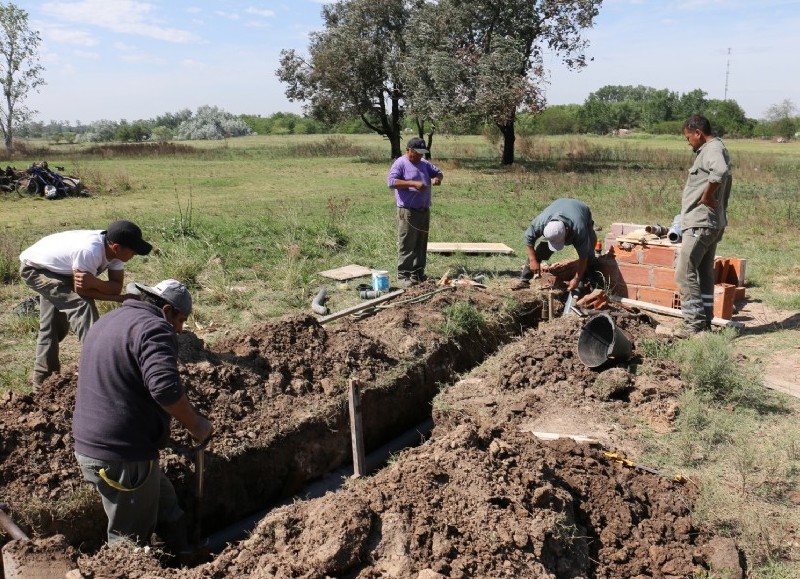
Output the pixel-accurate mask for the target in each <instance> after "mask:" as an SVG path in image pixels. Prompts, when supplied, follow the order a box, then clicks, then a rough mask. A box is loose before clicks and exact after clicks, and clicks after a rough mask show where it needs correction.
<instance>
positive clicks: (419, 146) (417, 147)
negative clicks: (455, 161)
mask: <svg viewBox="0 0 800 579" xmlns="http://www.w3.org/2000/svg"><path fill="white" fill-rule="evenodd" d="M406 149H413V150H414V151H416V152H417V153H420V154H422V155H427V154H428V153H430V151H429V150H428V147H427V146H425V141H424V140H422V139H420V138H419V137H414V138H413V139H411V140H410V141H409V142H408V144H407V145H406Z"/></svg>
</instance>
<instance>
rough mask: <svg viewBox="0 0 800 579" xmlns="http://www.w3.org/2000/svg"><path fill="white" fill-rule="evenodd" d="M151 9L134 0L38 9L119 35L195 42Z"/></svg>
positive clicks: (88, 0) (50, 5)
mask: <svg viewBox="0 0 800 579" xmlns="http://www.w3.org/2000/svg"><path fill="white" fill-rule="evenodd" d="M153 8H154V6H153V4H148V3H145V2H136V1H135V0H115V1H114V2H108V1H107V0H79V1H76V2H47V3H45V4H43V5H42V12H44V13H45V14H47V15H49V16H51V17H53V18H57V19H58V20H60V21H62V22H75V23H78V24H80V25H82V26H96V27H98V28H104V29H107V30H110V31H112V32H117V33H121V34H132V35H137V36H146V37H148V38H155V39H157V40H165V41H167V42H176V43H188V42H195V41H197V37H196V36H195V35H194V34H192V33H191V32H189V31H187V30H181V29H180V28H172V27H168V26H163V25H162V23H161V22H159V20H158V18H157V16H156V14H155V13H154V11H153Z"/></svg>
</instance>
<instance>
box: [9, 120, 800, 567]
mask: <svg viewBox="0 0 800 579" xmlns="http://www.w3.org/2000/svg"><path fill="white" fill-rule="evenodd" d="M727 145H728V148H729V150H730V152H731V156H732V158H733V163H734V185H733V192H732V197H731V201H730V207H729V226H728V229H727V231H726V234H725V238H724V240H723V241H722V243H721V244H720V246H719V249H718V253H719V254H720V255H725V256H738V257H745V258H747V260H748V262H747V280H748V285H749V288H748V295H749V297H750V299H753V300H759V301H761V302H763V303H764V304H765V305H767V306H769V307H771V308H775V309H784V310H794V311H797V310H800V289H799V288H800V265H798V264H800V243H798V242H797V239H798V229H800V200H798V195H797V191H798V190H799V189H800V143H796V142H795V143H785V144H778V143H772V142H765V141H730V142H727ZM36 147H39V149H38V150H37V149H36ZM28 150H30V151H34V152H33V153H31V154H30V156H28V157H26V158H14V159H12V160H7V161H6V163H7V164H8V165H11V166H14V167H16V168H17V169H23V168H26V167H28V166H29V165H30V164H31V163H33V162H35V161H41V160H46V161H47V162H48V163H49V164H50V166H51V167H54V166H64V167H65V168H66V171H65V172H64V173H66V174H71V175H74V176H77V177H79V178H81V179H82V180H83V182H84V184H85V185H86V186H87V187H88V189H89V190H90V191H91V192H92V196H91V197H90V198H70V199H64V200H59V201H47V200H44V199H42V198H31V197H28V196H19V195H17V194H16V193H2V194H0V208H1V210H2V213H1V214H2V229H0V280H3V282H4V283H2V284H0V328H2V333H1V337H0V392H2V391H3V390H6V389H15V390H25V389H26V388H27V384H26V379H27V377H28V375H29V373H30V367H31V365H32V358H33V351H34V344H35V331H36V328H37V325H36V321H35V318H34V319H33V320H31V319H29V317H24V316H23V317H20V316H18V315H16V314H14V312H13V308H14V307H15V306H16V305H17V304H18V303H19V302H20V301H21V300H23V299H24V298H25V297H27V296H29V295H31V294H30V292H29V291H28V290H27V288H26V287H25V286H24V285H22V284H20V282H19V280H18V278H17V275H16V272H17V269H18V260H17V256H18V254H19V252H20V251H21V250H22V249H23V248H25V247H26V246H28V245H29V244H31V243H33V242H34V241H36V240H37V239H38V238H40V237H42V236H44V235H47V234H49V233H52V232H55V231H60V230H66V229H79V228H98V229H99V228H104V227H105V226H106V225H107V224H108V223H109V222H110V221H112V220H114V219H119V218H125V219H130V220H133V221H136V222H137V223H138V224H139V225H141V226H142V228H143V230H144V232H145V237H146V239H148V240H150V241H151V242H152V243H153V244H154V245H155V247H156V250H155V251H154V252H153V253H152V254H151V255H149V256H147V257H136V258H134V259H133V260H132V261H131V262H130V263H129V266H128V269H127V273H126V280H127V281H131V280H135V281H140V282H143V283H147V284H153V283H155V282H157V281H159V280H160V279H163V278H166V277H174V278H177V279H180V280H182V281H183V282H184V283H186V284H187V285H189V286H190V287H191V289H192V292H193V294H194V297H195V310H196V311H195V314H193V316H192V318H190V320H189V323H188V324H187V328H188V329H193V330H196V331H197V332H198V333H201V334H202V336H203V338H204V339H205V340H207V341H208V342H214V341H215V340H217V339H219V338H221V337H223V336H225V335H226V334H229V333H231V332H237V331H239V330H243V329H245V328H247V327H249V326H250V325H251V324H252V323H254V322H256V321H259V320H264V319H269V318H274V317H277V316H281V315H284V314H287V313H297V312H306V313H309V312H310V311H311V310H310V303H311V300H312V298H313V297H314V295H315V294H316V292H317V290H318V289H319V288H320V287H322V286H326V287H328V288H330V289H331V300H330V302H329V306H330V307H331V309H332V310H333V311H336V310H338V309H342V308H344V307H347V306H349V305H352V304H354V303H356V302H358V301H359V300H358V296H357V294H356V292H355V291H352V289H353V288H354V287H355V284H356V283H357V282H350V286H349V288H347V289H343V288H339V287H337V284H336V283H335V282H334V281H333V280H328V279H325V278H322V277H320V276H318V275H317V272H319V271H322V270H327V269H331V268H335V267H339V266H344V265H348V264H353V263H355V264H360V265H363V266H366V267H370V268H376V269H386V270H389V271H390V272H391V274H392V278H393V277H394V269H395V255H396V254H395V209H394V199H393V195H392V192H391V191H390V190H389V189H388V188H387V186H386V174H387V171H388V169H389V166H390V159H389V146H388V142H386V141H384V140H382V139H381V138H379V137H377V136H339V135H336V136H281V137H277V136H268V137H246V138H240V139H232V140H229V141H224V142H199V143H183V144H180V146H172V145H170V146H164V147H161V148H159V147H152V148H148V149H147V151H146V152H141V150H140V149H139V148H137V147H123V146H116V147H106V148H103V147H99V148H94V149H93V150H92V151H91V152H88V151H87V149H86V148H85V147H81V146H77V145H58V146H51V147H50V148H49V149H48V148H47V147H44V146H40V145H38V144H36V143H29V144H28ZM516 152H517V161H518V162H517V163H516V164H515V165H514V166H513V167H508V168H504V167H501V166H500V164H499V159H500V152H499V149H498V145H497V144H495V143H491V142H489V141H488V140H487V139H485V138H482V137H458V138H448V137H439V136H437V137H436V139H435V141H434V144H433V156H434V158H433V161H434V162H435V163H436V164H437V165H438V166H439V167H440V168H441V169H442V170H443V171H444V174H445V180H444V183H443V184H442V186H441V187H437V188H435V189H434V206H433V209H432V216H431V224H432V229H431V236H430V239H431V241H443V242H444V241H449V242H500V243H505V244H507V245H509V246H510V247H512V248H513V249H514V250H515V251H516V252H517V254H516V255H515V256H494V257H476V256H472V257H468V256H458V255H455V256H441V255H430V256H429V260H428V273H429V274H430V275H432V276H436V275H442V274H444V273H445V272H446V271H448V270H449V271H450V272H451V274H457V273H460V272H462V271H466V272H470V273H476V272H483V273H486V274H487V276H486V279H487V283H496V284H504V285H507V284H508V282H509V281H510V279H511V276H513V275H515V274H516V272H518V271H519V267H520V266H521V264H522V261H523V259H524V258H523V256H524V246H523V240H522V234H523V231H524V230H525V228H526V227H527V225H528V223H529V221H530V219H531V218H532V217H533V216H535V215H536V214H537V213H538V212H539V211H540V210H541V209H543V208H544V207H545V206H546V205H547V204H549V203H550V202H551V201H552V200H553V199H556V198H558V197H576V198H579V199H582V200H584V201H586V202H587V203H588V204H589V205H590V206H591V207H592V210H593V213H594V218H595V222H596V223H597V224H599V225H600V226H601V227H602V228H603V232H601V234H600V235H601V236H602V235H604V232H605V231H607V230H608V229H609V227H610V225H611V223H613V222H638V223H660V224H663V225H669V224H670V223H671V222H672V218H673V216H674V215H675V214H676V213H678V212H679V209H680V197H681V191H682V189H683V184H684V181H685V177H686V171H687V170H688V168H689V167H690V165H691V163H692V156H693V155H692V152H691V149H690V148H689V147H688V145H687V144H686V142H685V141H684V140H683V139H682V138H679V137H648V136H640V135H632V136H630V137H625V138H612V137H585V138H584V137H581V138H576V137H564V138H556V137H552V138H549V137H548V138H534V139H525V138H518V139H517V151H516ZM571 252H572V250H571V248H570V249H568V250H565V251H564V252H563V255H561V256H557V258H558V257H563V258H569V257H572V256H573V255H574V253H571ZM359 281H361V280H359ZM796 334H797V330H796V328H792V329H782V328H775V331H774V332H766V333H763V334H761V335H759V336H758V339H757V343H754V342H753V340H752V339H747V340H742V341H741V342H737V341H736V340H734V347H736V344H737V343H741V346H740V348H739V349H740V351H743V352H744V353H745V354H747V355H748V356H749V357H750V358H751V361H752V360H753V358H755V360H756V361H757V360H758V359H759V358H760V357H762V356H767V355H769V354H773V353H774V352H776V351H783V350H790V349H793V348H797V339H796ZM69 339H72V338H68V340H69ZM654 347H655V346H654ZM66 350H67V351H66V352H65V354H64V356H62V358H63V359H64V361H65V362H70V361H75V360H76V359H77V351H78V348H77V343H76V342H73V346H72V348H71V349H70V348H69V344H67V348H66ZM701 358H702V356H701ZM725 360H726V361H727V358H726V359H725ZM726 363H727V362H726ZM681 404H682V405H683V409H685V412H686V413H685V414H684V416H689V417H691V409H695V411H696V412H697V415H698V416H699V417H704V419H708V420H711V421H712V422H711V423H708V422H702V421H701V422H702V424H701V427H699V426H698V424H697V423H695V422H691V421H688V422H687V421H685V424H684V426H680V425H679V430H678V431H677V432H676V433H674V434H673V435H672V436H673V438H663V437H660V438H659V437H657V440H656V439H654V440H651V441H649V442H648V444H647V445H646V446H648V447H649V448H651V449H652V455H653V457H654V460H657V461H659V462H661V463H672V464H678V465H687V464H688V465H690V466H691V467H692V469H693V471H692V472H694V473H696V474H697V476H699V477H706V478H708V479H710V480H717V481H719V482H720V488H717V486H714V485H712V486H711V487H709V488H710V489H711V490H709V491H708V493H707V494H705V495H704V500H703V502H702V503H701V504H702V505H703V506H704V508H706V509H707V510H708V511H709V512H708V513H706V520H707V521H708V522H709V524H711V525H715V526H716V527H717V529H718V530H721V531H722V532H725V533H729V534H731V535H733V536H737V537H738V538H740V539H741V540H749V541H750V542H749V543H748V544H749V545H751V547H750V548H749V551H748V552H749V553H751V554H752V556H753V557H757V558H758V566H757V568H758V569H760V571H758V573H757V575H756V576H759V577H774V578H778V577H792V576H796V575H793V574H792V573H794V572H796V571H798V569H797V568H796V567H791V566H786V564H785V562H784V561H785V559H786V549H785V548H784V546H783V545H778V546H775V545H772V546H770V545H771V543H770V541H772V542H774V541H776V540H779V539H780V538H778V537H775V536H773V535H770V534H769V533H768V532H767V531H768V530H769V529H766V530H765V529H763V528H761V529H760V528H759V521H761V523H763V519H759V517H758V516H757V513H758V510H757V509H758V508H762V507H763V508H767V509H768V510H769V512H771V513H777V514H775V515H774V516H775V517H776V518H775V519H774V520H776V521H779V522H780V524H781V525H782V526H781V529H783V528H784V527H786V526H788V525H790V524H794V523H793V521H794V519H792V516H795V517H796V515H791V508H790V505H787V504H786V503H785V502H784V503H780V502H777V503H776V502H775V501H772V499H771V498H770V497H766V498H765V497H763V496H755V495H756V494H757V493H759V492H761V493H764V492H766V491H765V489H766V488H767V485H766V484H765V485H763V486H758V487H757V488H755V491H753V492H750V490H751V489H749V488H748V487H749V486H753V485H754V483H752V482H751V483H748V479H747V478H746V475H747V474H748V473H749V472H750V470H753V469H756V466H753V465H754V464H755V462H754V461H753V460H749V459H748V457H749V456H750V454H749V453H756V455H757V456H762V457H763V456H766V455H767V454H769V455H770V456H776V455H777V454H776V453H777V452H778V451H777V450H776V449H779V448H780V449H782V450H781V452H784V451H785V453H786V454H787V456H789V459H788V460H790V462H791V464H792V465H797V463H798V460H800V454H799V453H798V451H797V448H798V447H799V446H800V438H798V430H797V428H796V427H792V426H791V423H793V422H796V412H794V413H791V412H788V413H787V411H786V410H785V408H782V409H781V410H780V412H777V413H775V412H766V413H764V412H762V411H761V410H754V409H753V408H752V407H749V406H747V405H745V406H744V407H743V408H742V409H741V411H742V412H743V414H741V415H738V414H736V413H737V412H738V410H736V411H734V413H733V415H734V417H733V418H731V416H730V415H731V412H730V411H728V412H727V413H726V411H725V410H724V408H723V409H720V408H719V407H718V406H716V405H714V403H713V402H709V401H707V400H702V399H699V400H698V399H696V398H692V397H687V398H685V399H682V400H681ZM698 405H699V406H698ZM698 408H699V409H698ZM704 409H705V410H704ZM709 409H712V410H709ZM737 416H738V419H737ZM716 417H720V421H721V423H722V424H724V427H718V426H714V425H715V424H716V423H714V422H713V420H714V419H715V418H716ZM743 417H744V418H743ZM745 418H746V419H745ZM787 421H790V423H789V424H786V422H787ZM709 424H711V426H710V425H709ZM698 429H699V430H698ZM715 429H717V430H719V429H722V430H723V431H724V436H722V438H721V440H723V441H727V443H726V445H724V446H721V445H717V446H715V445H714V444H712V443H711V442H708V445H707V446H705V447H703V448H701V449H700V450H699V451H698V450H697V448H695V446H697V445H698V444H705V441H704V440H702V437H703V436H709V437H711V438H714V436H719V432H718V431H717V430H715ZM715 433H716V434H715ZM682 437H684V438H682ZM743 437H744V438H747V437H750V438H747V439H748V440H750V442H748V443H747V444H746V445H745V444H738V443H737V442H736V441H740V440H743V439H744V438H743ZM752 437H755V439H756V440H759V439H761V440H764V445H763V446H762V447H758V446H756V448H755V450H753V449H752V448H751V446H752V445H754V444H756V445H757V444H758V443H757V442H755V443H754V442H752V440H753V438H752ZM714 440H718V439H714ZM720 449H723V450H724V451H725V452H720ZM697 452H700V453H701V454H702V453H703V452H705V453H706V454H707V455H708V456H707V459H706V460H701V461H700V463H699V464H696V460H697V457H696V456H695V455H696V453H697ZM714 453H717V454H724V455H725V456H727V457H728V458H725V459H711V458H709V457H710V456H711V455H713V454H714ZM748 460H749V462H748ZM769 468H771V469H772V470H771V471H770V473H772V474H771V475H772V476H777V475H775V473H778V474H780V476H782V477H783V480H784V483H785V482H786V481H789V486H790V487H791V488H795V489H796V485H797V481H798V478H800V470H799V469H798V467H796V466H793V467H792V468H791V469H789V470H786V469H788V468H789V467H786V468H784V469H782V470H781V469H780V468H778V466H776V465H769V464H766V463H765V465H764V466H763V468H762V471H765V470H766V469H769ZM748 469H750V470H748ZM762 474H763V472H762ZM759 476H760V475H759ZM764 477H766V475H764ZM764 477H762V478H764ZM757 478H758V477H756V475H755V474H752V473H750V477H749V480H750V481H752V480H754V479H757ZM728 480H730V481H733V482H732V483H731V485H733V486H734V487H735V488H736V489H737V491H736V492H734V493H733V494H732V495H730V496H733V497H734V498H736V501H732V500H731V499H730V496H729V495H727V494H725V493H726V492H728V491H729V490H730V489H729V488H727V487H726V486H725V481H728ZM758 480H761V479H758ZM729 486H730V485H729ZM726 489H727V490H726ZM741 489H743V490H741ZM740 490H741V492H740ZM715 493H716V494H715ZM754 493H755V494H754ZM720 497H721V498H720ZM726 497H727V498H726ZM747 504H750V505H751V508H750V510H747V509H746V505H747ZM721 505H729V506H730V505H736V509H728V508H726V509H724V510H723V509H722V508H721ZM765 505H766V506H765ZM743 509H744V510H743ZM734 511H736V512H734ZM723 514H724V515H725V517H727V518H725V519H724V520H721V519H720V517H722V515H723ZM736 515H741V516H740V519H741V520H740V519H736V520H735V521H734V519H735V518H736ZM745 515H747V516H749V517H751V518H752V521H751V522H749V523H748V521H747V520H745V519H746V517H745ZM715 517H716V518H715ZM737 525H738V526H737ZM761 526H762V527H763V524H762V525H761ZM759 529H760V530H759ZM758 533H761V535H758ZM765 533H766V534H765ZM751 535H753V536H752V537H751ZM748 537H749V539H748ZM790 558H791V557H790Z"/></svg>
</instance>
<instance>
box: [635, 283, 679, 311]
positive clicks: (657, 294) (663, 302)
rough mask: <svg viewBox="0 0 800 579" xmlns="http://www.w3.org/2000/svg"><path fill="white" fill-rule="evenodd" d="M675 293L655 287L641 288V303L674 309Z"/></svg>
mask: <svg viewBox="0 0 800 579" xmlns="http://www.w3.org/2000/svg"><path fill="white" fill-rule="evenodd" d="M674 298H675V292H673V291H669V290H663V289H657V288H653V287H640V288H639V301H641V302H647V303H649V304H656V305H659V306H664V307H665V308H671V307H673V304H674V301H675V299H674Z"/></svg>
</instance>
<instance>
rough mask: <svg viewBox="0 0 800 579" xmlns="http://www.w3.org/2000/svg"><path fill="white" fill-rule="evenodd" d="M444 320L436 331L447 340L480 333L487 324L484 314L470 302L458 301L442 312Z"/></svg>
mask: <svg viewBox="0 0 800 579" xmlns="http://www.w3.org/2000/svg"><path fill="white" fill-rule="evenodd" d="M442 314H443V315H444V320H443V321H442V322H441V323H440V324H439V325H438V326H437V327H436V331H437V332H438V333H439V334H441V335H442V336H444V337H445V338H447V339H452V338H457V337H459V336H463V335H466V334H469V333H472V332H480V331H481V330H482V329H483V327H484V324H485V323H486V320H485V318H484V317H483V313H481V311H480V310H478V309H477V308H476V307H475V306H473V305H472V304H471V303H469V302H468V301H457V302H455V303H453V304H450V305H449V306H447V307H445V308H444V310H443V311H442Z"/></svg>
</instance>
